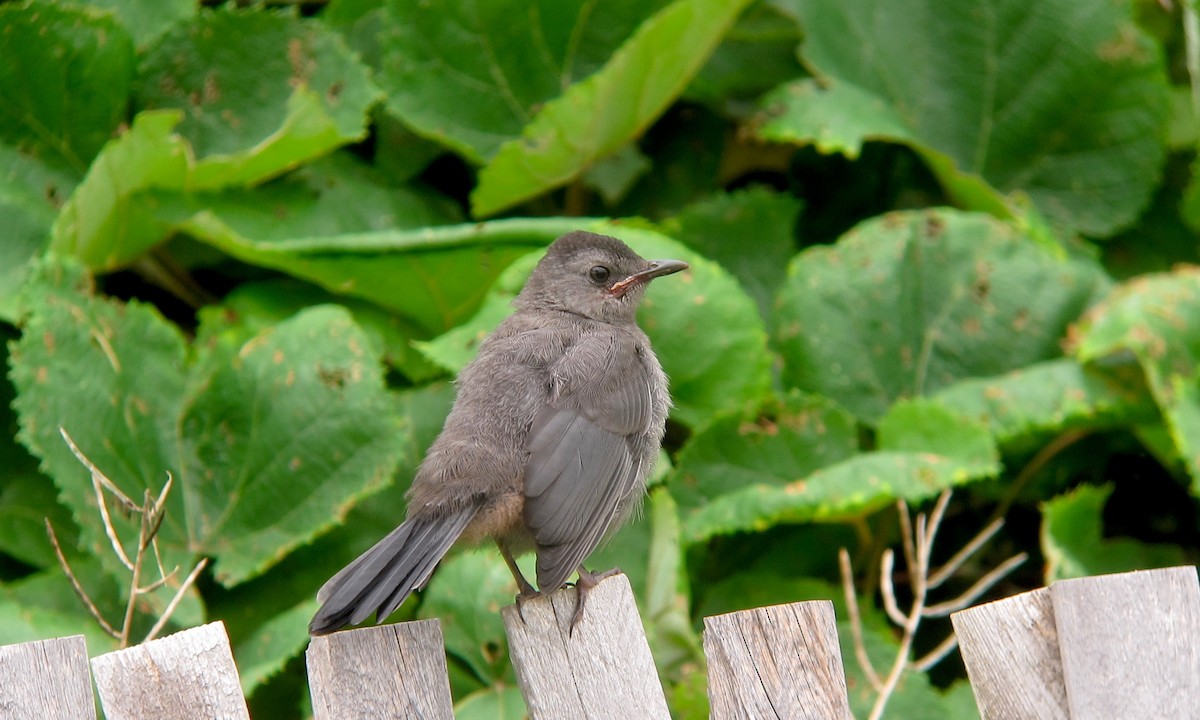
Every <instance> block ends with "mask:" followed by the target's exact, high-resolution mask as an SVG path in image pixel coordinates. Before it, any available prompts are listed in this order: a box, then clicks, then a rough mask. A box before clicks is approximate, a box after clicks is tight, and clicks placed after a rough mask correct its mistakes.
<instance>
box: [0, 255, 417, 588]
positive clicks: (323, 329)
mask: <svg viewBox="0 0 1200 720" xmlns="http://www.w3.org/2000/svg"><path fill="white" fill-rule="evenodd" d="M39 273H40V276H39V277H38V278H36V280H37V282H36V283H35V284H34V285H33V286H32V288H31V293H30V295H31V297H32V298H33V300H32V302H31V308H32V312H31V313H30V314H29V315H28V317H27V319H26V321H25V326H24V329H25V333H24V334H23V335H22V338H21V340H20V341H19V342H17V343H15V344H14V346H13V353H12V358H11V365H12V371H11V372H12V378H13V382H14V384H15V386H16V387H17V391H18V397H17V400H16V402H15V404H14V405H15V407H16V410H17V412H18V416H19V419H20V424H21V439H22V441H23V442H24V443H25V444H26V445H27V446H28V447H29V448H30V449H31V450H32V451H33V452H34V453H35V454H36V455H38V456H39V457H40V458H41V459H42V461H43V468H44V470H45V471H46V472H47V473H48V474H49V475H51V477H53V478H54V481H55V483H56V485H57V486H58V488H59V492H60V494H61V498H62V500H63V502H64V503H65V504H66V505H67V506H68V507H69V508H70V509H71V511H72V513H73V514H74V517H75V520H76V522H77V523H78V524H79V525H80V528H81V538H80V539H81V543H82V544H83V545H84V547H86V548H87V550H88V551H89V552H90V553H91V554H93V555H95V556H98V557H101V558H103V559H104V560H105V562H106V566H107V567H108V568H109V569H110V570H111V571H112V572H113V573H114V574H116V575H118V576H123V575H124V572H125V571H124V570H123V568H121V567H120V566H119V565H118V564H117V563H116V561H115V559H113V557H112V552H111V550H109V549H108V548H107V545H108V541H107V539H106V537H105V535H104V532H103V530H102V528H101V524H100V519H99V516H98V513H97V511H96V507H95V500H94V496H93V493H92V489H91V483H90V481H89V480H88V475H87V472H86V471H85V470H84V469H83V468H82V467H81V466H80V464H79V463H78V461H77V460H76V459H75V458H74V457H73V456H72V455H71V453H70V452H69V450H68V448H67V446H66V445H65V443H64V442H63V440H62V439H61V438H60V437H59V435H58V426H59V425H62V426H63V427H65V429H66V430H67V432H69V433H70V434H71V436H72V437H73V438H74V439H75V441H76V443H77V444H78V445H79V447H80V448H81V450H82V451H83V452H84V454H86V455H87V456H88V457H89V458H90V459H91V461H92V462H93V463H95V465H96V466H97V467H99V468H100V469H101V470H102V471H103V472H105V473H106V474H107V475H108V476H109V477H110V478H111V479H112V480H113V482H114V483H116V484H117V485H118V486H120V487H121V488H123V489H124V491H125V492H126V494H128V495H130V496H131V497H133V498H135V500H137V501H139V502H140V500H141V497H142V494H143V490H145V489H149V490H151V491H153V492H155V493H157V491H158V489H159V488H161V486H162V485H163V483H164V482H165V480H166V477H167V474H168V473H170V474H171V475H172V476H174V478H175V482H176V485H175V491H174V492H173V493H172V495H171V499H170V502H169V504H168V513H167V516H166V519H165V521H164V522H163V524H162V528H161V530H160V533H159V541H160V547H161V548H162V551H163V562H164V565H165V566H166V567H167V568H171V567H176V566H178V567H181V568H189V567H190V566H191V563H192V561H193V560H194V557H195V555H196V554H197V553H199V554H206V555H210V556H213V557H215V558H216V561H217V562H216V575H217V578H218V579H219V580H221V581H222V582H225V583H228V584H235V583H237V582H241V581H243V580H245V579H247V578H249V577H252V576H253V575H255V574H258V573H261V572H262V571H263V570H265V569H266V568H267V567H269V566H271V565H273V564H274V563H275V562H277V561H278V560H279V559H280V558H281V557H282V556H283V555H285V554H287V553H288V552H289V551H291V550H292V549H293V548H295V547H297V546H298V545H301V544H303V543H305V542H307V541H309V540H311V539H312V538H313V537H315V536H316V535H317V534H318V533H319V532H321V531H323V530H324V529H327V528H328V527H330V526H331V525H332V524H333V523H334V522H336V521H337V520H338V519H339V518H340V517H343V516H344V515H345V514H346V512H348V510H349V508H350V506H351V505H352V504H353V503H354V502H355V501H356V500H357V499H358V498H360V497H362V496H363V495H364V494H366V493H369V492H372V491H373V490H376V489H378V488H379V487H381V486H382V484H383V483H385V482H386V481H387V480H388V479H389V478H390V476H391V473H392V471H393V470H394V469H395V468H396V465H397V463H398V461H399V456H400V452H401V450H400V448H401V447H402V441H401V439H402V437H403V430H402V428H401V426H400V423H399V420H398V418H397V415H396V414H395V413H394V412H393V409H394V407H393V405H392V403H391V401H390V400H389V398H388V396H387V395H386V394H385V393H384V392H383V381H382V377H381V368H380V366H379V362H378V355H377V352H376V351H375V350H374V346H373V344H372V343H371V341H370V340H369V338H368V337H367V336H366V335H364V334H363V333H362V332H361V331H360V330H359V329H358V328H357V327H356V326H355V325H354V324H353V322H352V320H351V319H350V317H349V315H348V313H346V312H345V311H344V310H342V309H340V308H331V307H319V308H314V309H311V310H308V311H305V312H303V313H301V314H299V315H297V316H296V317H295V318H293V319H291V320H289V321H287V322H284V323H281V324H280V325H278V326H276V327H274V328H271V329H267V330H264V331H261V332H259V333H257V334H255V335H254V336H252V337H250V338H249V339H248V340H245V339H244V338H241V337H237V336H235V335H232V334H227V335H223V334H221V333H219V332H217V331H215V330H213V329H210V328H205V329H203V333H202V337H203V338H204V351H203V352H202V353H200V356H201V360H200V362H198V363H195V364H189V363H188V362H187V361H186V359H185V358H186V352H187V348H186V346H185V343H184V340H183V338H182V336H181V334H180V333H179V331H178V330H177V329H175V327H174V326H173V325H170V324H168V323H167V322H165V321H164V320H163V319H162V318H161V317H160V316H159V315H158V314H157V313H156V312H154V311H153V310H151V309H149V308H147V307H146V306H143V305H140V304H136V303H131V304H128V305H122V304H118V303H115V302H111V301H106V300H103V299H100V298H96V297H93V296H91V295H90V294H89V293H88V292H87V291H86V280H85V278H84V277H83V276H82V275H81V274H80V272H79V270H78V269H77V268H76V267H75V266H74V265H58V264H52V263H47V264H44V265H43V266H42V267H40V269H39ZM113 520H114V522H115V523H116V525H117V527H118V529H120V530H122V531H123V532H122V537H123V538H126V539H127V542H132V541H133V539H134V538H136V530H135V529H134V527H133V526H132V524H131V523H132V520H130V519H128V518H126V517H125V516H124V515H122V514H116V513H114V515H113ZM178 579H179V578H178V577H177V578H176V581H177V580H178Z"/></svg>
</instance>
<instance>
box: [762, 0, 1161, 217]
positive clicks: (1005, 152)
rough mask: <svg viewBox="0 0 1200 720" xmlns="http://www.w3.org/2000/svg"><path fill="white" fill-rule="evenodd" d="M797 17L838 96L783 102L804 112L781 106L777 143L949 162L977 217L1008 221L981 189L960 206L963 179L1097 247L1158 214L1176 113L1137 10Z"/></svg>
mask: <svg viewBox="0 0 1200 720" xmlns="http://www.w3.org/2000/svg"><path fill="white" fill-rule="evenodd" d="M787 7H789V8H790V11H791V12H792V13H793V14H794V15H795V16H796V17H797V18H798V19H799V20H800V23H801V25H802V26H803V27H804V28H805V29H806V33H805V41H804V45H803V47H802V49H801V54H802V56H803V58H804V60H805V61H806V64H807V65H808V66H809V67H811V68H813V70H814V71H815V73H816V74H817V75H818V76H819V77H820V78H821V83H822V86H823V87H826V88H828V90H827V91H824V92H827V93H828V94H827V95H825V96H822V92H823V91H821V90H818V86H817V85H814V84H812V83H811V82H809V83H802V84H798V85H796V86H795V87H794V88H793V89H790V90H782V91H781V93H784V94H785V95H792V97H791V98H790V99H785V98H781V96H779V95H776V96H775V97H773V98H772V101H773V103H777V102H778V101H780V100H781V99H784V100H785V101H784V102H783V104H782V105H777V106H776V107H775V108H774V111H775V112H779V113H781V114H779V115H777V116H776V117H775V121H774V122H773V123H772V128H771V130H770V131H768V132H766V133H765V137H767V138H779V139H783V138H784V137H787V136H790V137H791V138H792V139H794V140H800V141H805V142H814V143H819V144H822V145H823V146H824V147H825V148H828V149H831V150H839V151H847V150H849V151H853V150H854V148H855V147H856V146H857V145H858V144H859V143H861V141H862V140H863V139H872V138H882V139H889V140H892V141H895V142H901V143H905V144H908V145H910V146H911V147H913V149H914V150H916V151H917V152H918V153H919V154H921V155H923V156H926V159H927V161H930V159H931V157H934V156H933V155H931V154H936V155H940V156H942V158H944V161H933V162H930V167H931V169H932V170H933V171H934V173H935V174H936V175H937V176H938V177H939V179H941V180H942V182H943V184H944V185H945V186H946V189H947V190H948V191H949V192H950V194H951V195H952V196H955V197H956V199H958V200H959V202H964V201H967V202H968V203H969V204H968V207H972V208H977V209H986V210H989V211H992V212H995V211H996V209H995V207H994V205H995V197H994V194H993V193H980V192H979V190H980V188H979V187H978V186H976V187H975V188H974V189H972V190H971V191H970V192H969V193H963V192H962V189H961V188H959V187H958V185H959V184H960V183H961V182H962V180H963V178H961V177H959V176H958V174H959V173H964V174H966V175H968V176H973V177H975V178H979V179H982V180H983V181H986V183H987V185H990V186H991V187H992V188H995V191H996V192H999V193H1003V194H1005V195H1007V196H1010V197H1012V196H1014V195H1027V196H1028V197H1029V198H1030V199H1031V200H1032V201H1033V203H1034V204H1035V205H1036V207H1037V208H1038V209H1039V210H1040V211H1041V212H1042V213H1043V214H1045V215H1046V216H1047V217H1050V218H1052V219H1054V220H1056V221H1058V222H1060V223H1064V224H1066V225H1067V226H1069V227H1073V228H1077V229H1079V230H1082V231H1084V232H1087V233H1091V234H1095V235H1110V234H1112V233H1113V232H1114V231H1116V230H1118V229H1119V228H1120V227H1121V226H1123V225H1127V224H1129V223H1131V222H1132V221H1133V220H1134V219H1135V218H1136V217H1137V215H1138V213H1139V212H1140V211H1141V209H1142V208H1143V207H1145V205H1146V203H1147V202H1148V201H1149V199H1150V194H1151V192H1152V190H1153V188H1154V186H1155V184H1156V182H1157V180H1158V174H1159V171H1160V169H1161V167H1162V164H1163V159H1164V157H1165V153H1164V140H1165V134H1166V122H1167V119H1168V116H1169V100H1170V97H1169V93H1168V89H1167V78H1166V72H1165V69H1164V63H1163V59H1162V54H1161V51H1160V49H1159V48H1158V47H1157V46H1156V45H1155V43H1154V42H1153V41H1152V40H1151V39H1150V38H1149V37H1148V36H1147V35H1146V34H1145V33H1144V32H1143V31H1142V30H1140V29H1139V27H1138V25H1137V23H1136V22H1135V20H1134V18H1133V17H1132V12H1131V8H1130V6H1129V5H1128V4H1125V3H1079V2H1075V1H1074V0H1052V1H1049V2H1037V1H1035V0H1004V2H1000V3H996V2H992V0H971V1H970V2H961V3H955V4H954V5H953V6H952V7H950V6H944V5H942V4H940V3H937V2H931V1H930V0H888V1H887V2H882V3H880V2H875V1H874V0H853V1H851V2H843V1H842V0H819V1H818V2H797V1H796V0H790V1H789V2H788V3H787ZM967 38H969V39H967ZM793 114H794V116H795V117H794V121H793ZM845 121H848V125H843V124H842V123H843V122H845ZM989 195H993V197H991V198H989V197H988V196H989ZM968 196H973V197H974V201H971V200H972V198H971V197H968ZM977 202H983V203H984V205H983V206H980V205H978V204H976V203H977Z"/></svg>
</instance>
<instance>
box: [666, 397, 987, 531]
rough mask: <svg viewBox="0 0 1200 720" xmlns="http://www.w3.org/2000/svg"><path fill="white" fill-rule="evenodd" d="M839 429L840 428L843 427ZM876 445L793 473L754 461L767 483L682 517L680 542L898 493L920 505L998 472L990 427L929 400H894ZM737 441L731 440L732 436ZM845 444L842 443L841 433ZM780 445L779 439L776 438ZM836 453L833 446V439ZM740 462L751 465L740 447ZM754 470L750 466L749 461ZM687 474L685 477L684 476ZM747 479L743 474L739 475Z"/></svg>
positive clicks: (872, 502)
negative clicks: (799, 473) (826, 463)
mask: <svg viewBox="0 0 1200 720" xmlns="http://www.w3.org/2000/svg"><path fill="white" fill-rule="evenodd" d="M840 432H842V433H843V434H844V432H845V430H844V429H843V430H840ZM877 440H878V442H877V449H876V450H874V451H871V452H865V453H860V454H856V455H852V456H850V457H848V458H847V459H845V460H842V461H841V462H833V463H831V464H829V465H825V466H822V467H820V468H819V469H817V470H815V471H813V472H811V473H809V474H807V475H802V476H799V477H796V476H794V475H790V474H789V472H790V471H791V470H792V469H793V468H794V467H795V466H796V461H795V460H793V459H791V458H788V457H787V456H782V461H780V459H779V457H780V455H781V453H776V454H775V460H776V461H775V462H774V463H771V462H770V461H768V462H767V463H766V464H765V465H760V466H757V467H758V468H762V470H758V469H757V468H756V469H755V470H753V472H762V471H764V470H765V473H764V474H765V476H766V477H768V478H769V482H763V481H762V480H761V477H762V476H761V475H760V476H759V479H756V480H750V479H749V478H747V479H746V480H745V481H744V482H745V484H743V485H742V487H740V488H738V489H728V490H726V492H725V494H723V495H721V496H719V497H717V498H715V499H711V498H710V499H709V501H708V502H707V503H706V504H703V505H700V506H699V507H698V508H697V509H696V510H695V511H693V512H692V513H690V514H689V515H687V516H686V517H685V518H684V525H683V527H684V540H685V541H686V542H688V543H697V542H701V541H703V540H706V539H707V538H710V537H712V536H714V535H723V534H728V533H734V532H745V531H761V530H765V529H767V528H768V527H770V526H772V525H776V524H779V523H788V522H804V521H812V520H845V519H848V518H853V517H856V516H860V515H862V514H864V513H867V512H871V511H874V510H878V509H879V508H881V507H884V506H886V505H887V504H888V503H890V502H893V501H895V500H896V499H897V498H903V499H905V500H908V501H909V502H913V503H915V502H919V501H921V500H924V499H926V498H929V497H932V496H934V495H937V494H938V493H939V492H941V491H942V490H944V489H946V488H948V487H954V486H956V485H961V484H964V483H967V482H970V481H972V480H977V479H981V478H986V477H991V476H994V475H995V474H996V473H997V472H999V459H998V454H997V451H996V447H995V444H994V443H993V440H992V437H991V435H990V434H989V433H988V431H987V429H986V428H984V427H983V426H982V425H980V424H978V423H976V422H974V421H971V420H968V419H967V418H964V417H962V416H960V415H957V414H955V413H953V412H951V411H949V410H947V409H946V408H945V407H944V406H942V405H941V404H940V403H937V402H935V401H932V400H926V399H920V400H908V401H903V402H899V403H896V405H895V406H894V407H893V408H892V409H891V411H890V412H889V413H888V415H887V416H885V417H884V418H883V419H882V420H881V421H880V423H879V429H878V438H877ZM731 442H736V441H731ZM840 444H841V445H842V449H843V450H844V448H845V445H846V442H845V439H844V438H843V440H842V442H841V443H840ZM780 445H782V443H780ZM833 451H834V452H837V451H838V448H837V443H835V444H834V450H833ZM740 457H741V462H753V460H752V458H753V452H752V450H750V449H746V450H743V451H742V452H741V454H740ZM686 467H687V469H685V468H684V466H683V465H682V463H681V473H687V472H691V473H693V474H695V475H698V476H705V475H709V474H710V473H711V474H712V475H718V474H719V473H721V472H722V468H721V467H719V466H718V467H716V468H711V469H710V468H707V467H701V466H698V465H697V464H696V463H694V462H689V464H688V465H687V466H686ZM752 467H754V466H752ZM684 477H686V475H684ZM743 477H746V476H743Z"/></svg>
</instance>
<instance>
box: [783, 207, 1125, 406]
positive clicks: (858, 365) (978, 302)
mask: <svg viewBox="0 0 1200 720" xmlns="http://www.w3.org/2000/svg"><path fill="white" fill-rule="evenodd" d="M1105 287H1107V278H1106V276H1105V275H1104V273H1103V271H1102V270H1101V269H1100V268H1099V267H1098V266H1097V264H1096V263H1095V262H1093V261H1090V260H1087V259H1083V258H1062V257H1058V256H1055V255H1053V254H1051V252H1050V251H1048V250H1047V249H1045V248H1044V247H1042V246H1040V245H1038V244H1036V243H1035V242H1034V241H1032V240H1030V239H1029V238H1027V237H1023V236H1022V235H1020V234H1019V233H1018V232H1017V231H1016V230H1014V229H1013V228H1012V227H1011V226H1009V225H1006V224H1004V223H1001V222H998V221H996V220H994V219H992V218H991V217H988V216H986V215H978V214H966V213H959V212H954V211H949V210H928V211H922V212H906V213H895V214H891V215H887V216H885V217H883V218H879V219H875V220H870V221H868V222H865V223H863V224H862V225H860V226H858V227H857V228H855V229H854V230H852V231H850V232H849V233H847V234H846V235H844V236H843V237H842V238H841V239H840V240H839V241H838V243H837V245H835V246H832V247H829V246H820V247H813V248H809V249H807V250H805V251H804V252H802V253H801V254H800V255H798V256H797V257H796V258H795V260H793V262H792V264H791V267H790V268H789V270H788V278H787V281H786V283H785V285H784V287H783V290H782V292H781V293H780V296H779V303H778V306H777V313H776V326H775V338H776V342H777V344H778V347H779V350H780V352H781V354H782V355H783V359H784V368H783V379H784V382H785V383H786V384H788V385H790V386H794V387H799V388H801V389H804V390H808V391H812V392H817V393H820V394H823V395H827V396H829V397H830V398H832V399H834V400H835V401H837V402H838V403H841V404H842V405H844V406H845V407H846V408H847V409H849V410H850V411H851V412H853V413H855V414H856V415H858V416H859V417H860V418H863V419H866V420H875V419H877V418H879V417H880V416H881V415H883V413H884V412H886V411H887V408H888V407H889V406H890V405H891V404H892V403H893V402H894V401H895V400H897V399H899V398H904V397H913V396H920V395H926V394H930V393H933V392H936V391H938V390H940V389H941V388H944V387H946V386H948V385H951V384H953V383H955V382H957V381H959V380H962V379H964V378H970V377H983V376H990V375H998V374H1001V373H1004V372H1007V371H1010V370H1013V369H1016V368H1019V367H1023V366H1025V365H1029V364H1031V363H1034V362H1039V361H1042V360H1047V359H1051V358H1054V357H1057V356H1059V354H1060V352H1061V351H1060V349H1059V341H1060V339H1061V338H1062V336H1063V334H1064V332H1065V331H1066V329H1067V326H1068V324H1069V323H1070V322H1071V321H1072V320H1074V319H1075V318H1077V317H1078V316H1079V315H1080V313H1082V312H1083V310H1084V308H1085V307H1087V305H1088V304H1089V302H1090V301H1091V299H1092V298H1093V296H1094V295H1095V294H1096V293H1097V292H1098V291H1100V290H1102V289H1104V288H1105Z"/></svg>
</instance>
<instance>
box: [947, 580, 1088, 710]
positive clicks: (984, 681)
mask: <svg viewBox="0 0 1200 720" xmlns="http://www.w3.org/2000/svg"><path fill="white" fill-rule="evenodd" d="M950 619H951V621H952V622H953V623H954V633H955V634H956V635H957V636H958V646H959V652H960V653H961V654H962V658H963V663H964V664H966V666H967V673H968V675H969V676H970V678H971V687H972V689H973V690H974V691H975V704H976V705H977V706H978V707H979V714H980V715H982V716H983V718H984V720H990V718H1046V720H1059V719H1060V718H1062V719H1065V718H1069V717H1070V715H1068V711H1067V686H1066V684H1065V683H1064V682H1063V674H1062V661H1061V660H1060V658H1059V654H1058V631H1057V629H1056V628H1055V625H1054V607H1053V605H1052V604H1051V600H1050V589H1049V588H1039V589H1037V590H1034V591H1032V592H1027V593H1022V594H1020V595H1015V596H1013V597H1010V598H1005V599H1004V600H998V601H996V602H992V603H987V604H985V605H979V606H976V607H973V608H970V609H967V610H962V611H960V612H957V613H954V614H953V615H951V618H950Z"/></svg>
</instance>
